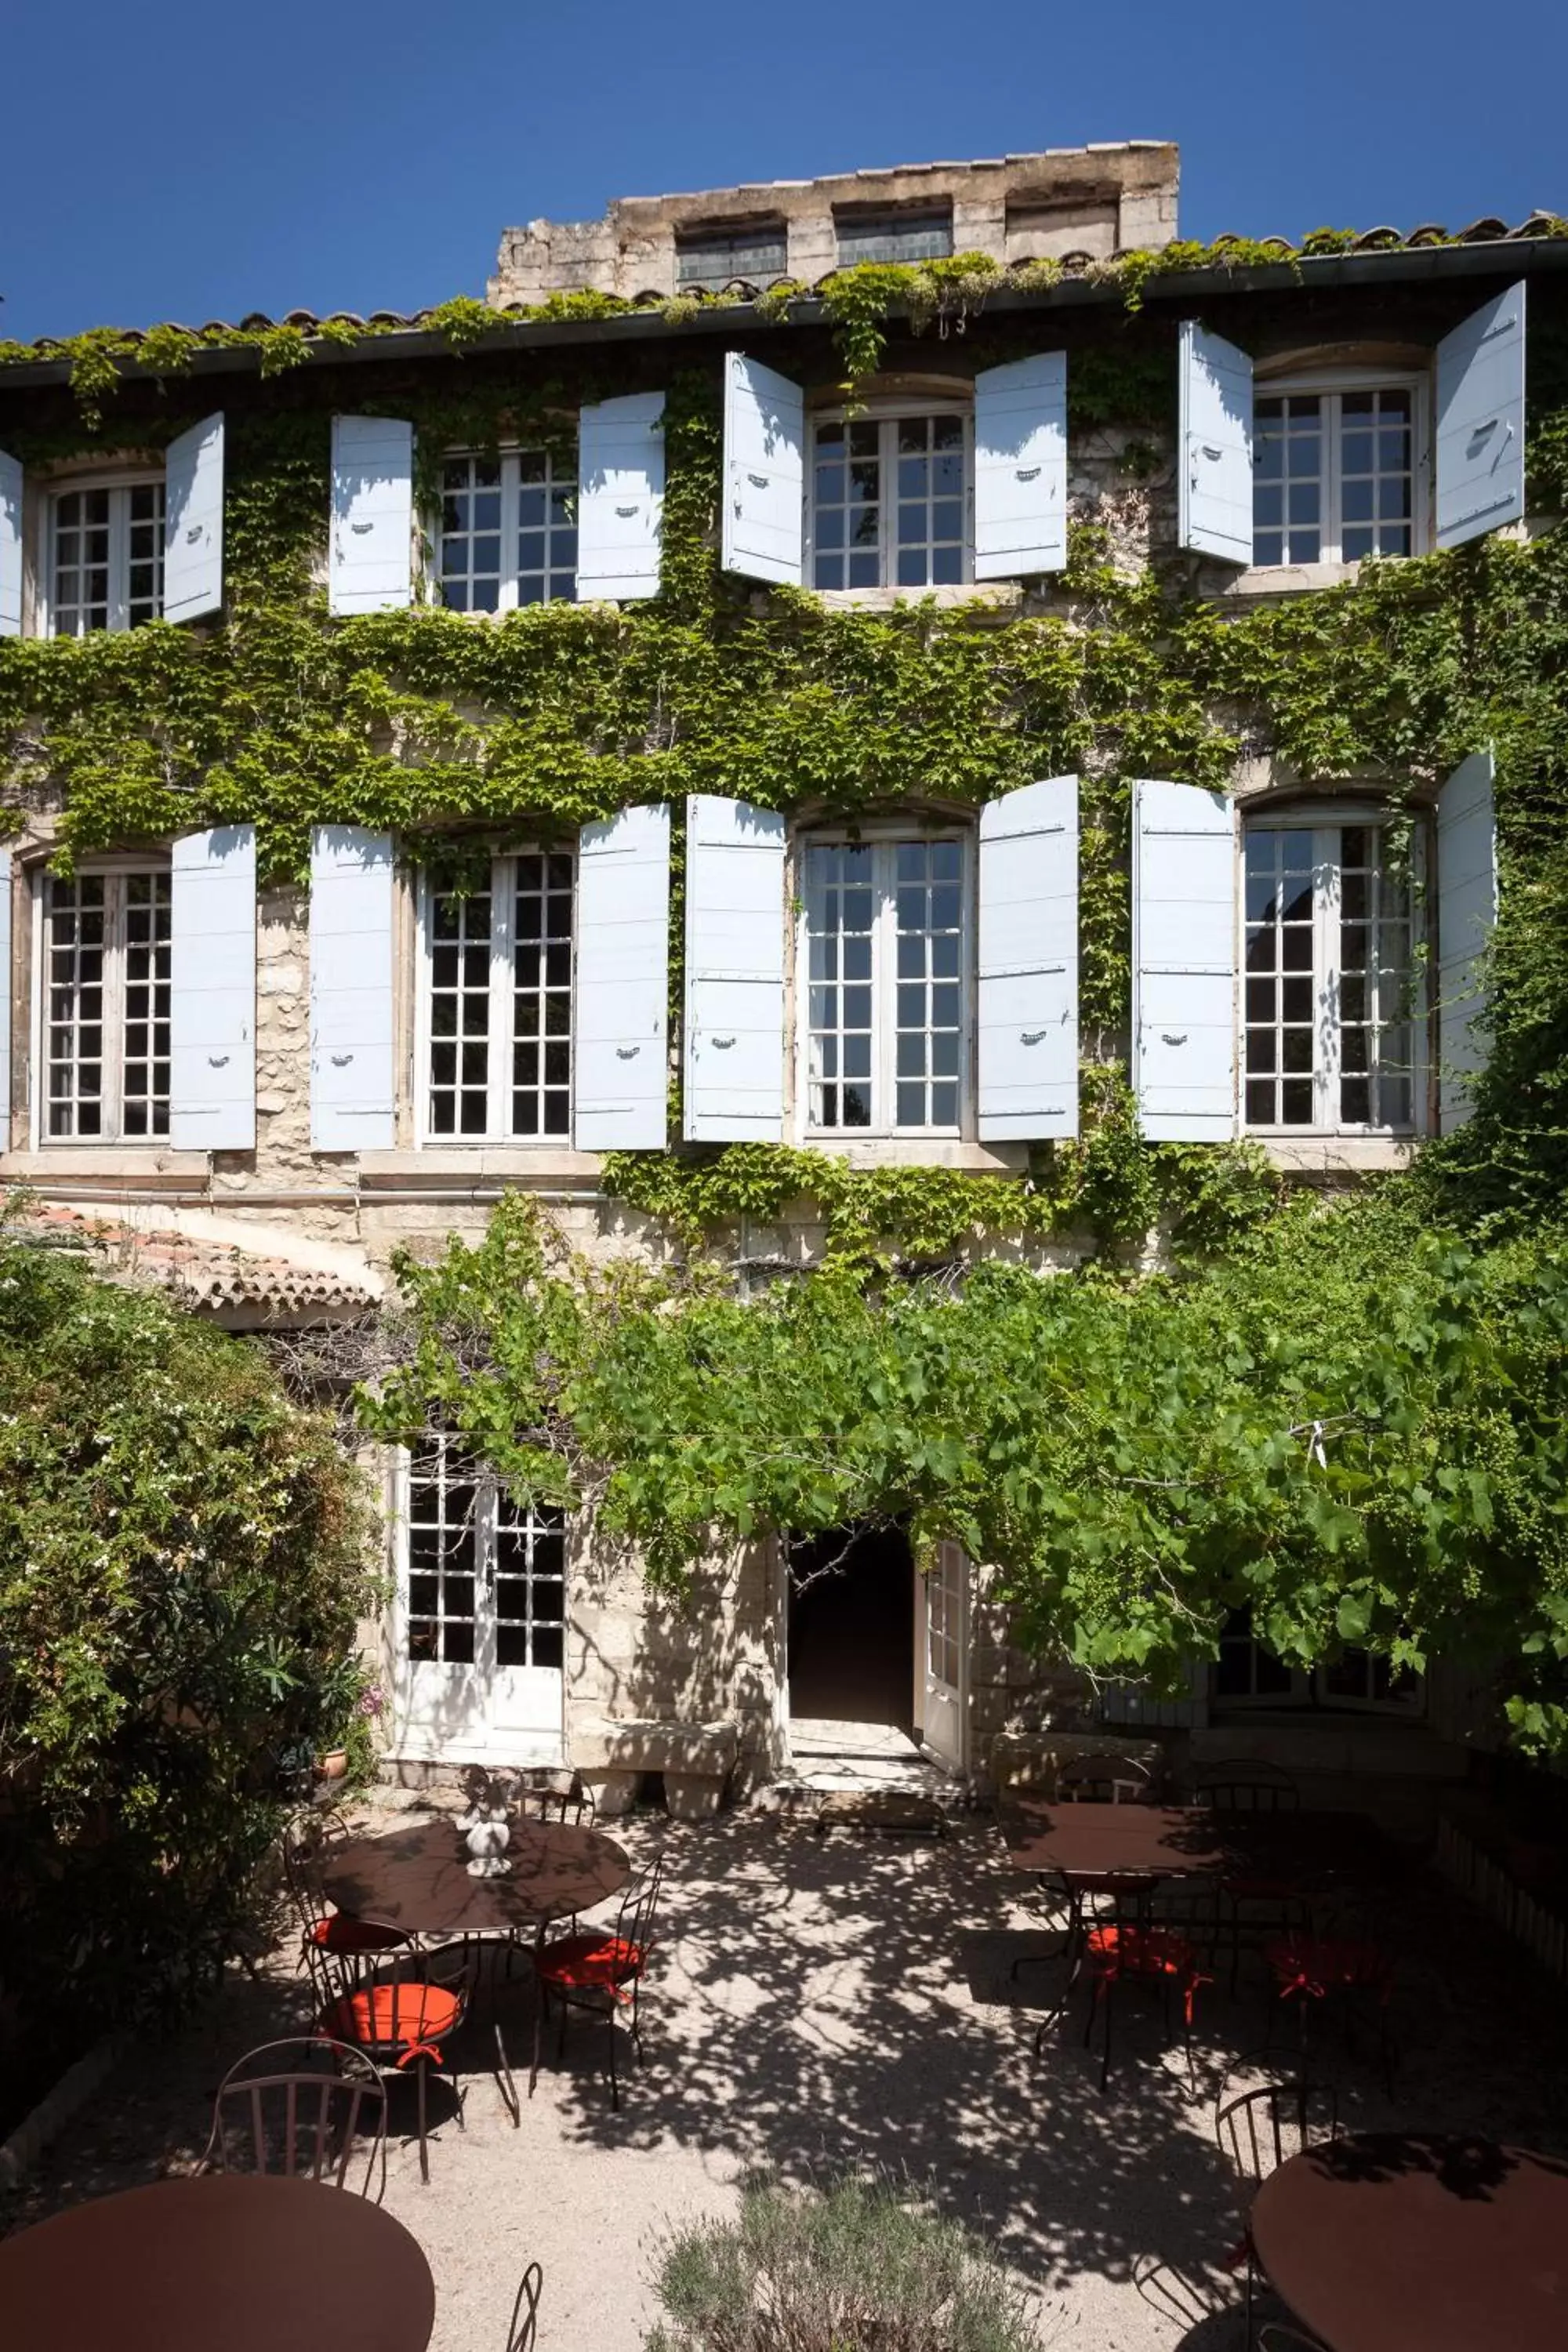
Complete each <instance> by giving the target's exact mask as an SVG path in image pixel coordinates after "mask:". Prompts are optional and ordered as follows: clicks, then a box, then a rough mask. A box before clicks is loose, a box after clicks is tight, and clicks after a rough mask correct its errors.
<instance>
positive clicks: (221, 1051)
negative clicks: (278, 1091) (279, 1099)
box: [169, 824, 256, 1151]
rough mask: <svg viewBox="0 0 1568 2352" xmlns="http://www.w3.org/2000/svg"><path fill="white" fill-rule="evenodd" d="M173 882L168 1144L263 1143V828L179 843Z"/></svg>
mask: <svg viewBox="0 0 1568 2352" xmlns="http://www.w3.org/2000/svg"><path fill="white" fill-rule="evenodd" d="M169 862H170V868H171V871H170V877H169V895H170V908H169V1140H170V1142H171V1143H172V1144H173V1145H174V1149H175V1150H176V1151H250V1150H254V1148H255V1144H256V827H255V826H254V825H253V824H220V825H216V826H215V827H214V828H213V830H212V831H211V832H210V833H187V834H184V835H181V836H180V838H179V839H178V840H177V841H176V842H175V843H174V848H173V850H172V851H171V853H170V860H169Z"/></svg>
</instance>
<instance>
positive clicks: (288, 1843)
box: [279, 1809, 405, 1958]
mask: <svg viewBox="0 0 1568 2352" xmlns="http://www.w3.org/2000/svg"><path fill="white" fill-rule="evenodd" d="M347 1834H348V1823H347V1822H345V1821H344V1820H343V1817H342V1814H341V1813H339V1812H337V1811H315V1810H314V1809H312V1810H311V1811H307V1812H300V1813H296V1814H295V1816H294V1818H293V1820H292V1821H291V1822H289V1824H288V1826H287V1828H286V1829H285V1830H284V1832H283V1835H282V1838H281V1840H280V1841H279V1859H280V1862H281V1864H282V1872H283V1885H284V1887H285V1889H286V1890H287V1893H288V1896H289V1906H290V1908H291V1909H292V1911H293V1913H294V1916H295V1918H296V1919H297V1920H298V1922H299V1926H300V1935H301V1936H302V1937H305V1938H306V1939H308V1941H310V1943H313V1944H315V1945H317V1946H318V1947H319V1948H321V1949H322V1950H323V1951H328V1952H331V1953H335V1954H339V1955H344V1956H349V1955H353V1956H358V1957H362V1958H363V1957H365V1956H367V1955H371V1954H374V1953H376V1952H384V1951H390V1950H391V1949H392V1948H393V1946H394V1944H395V1943H400V1942H402V1941H404V1940H405V1938H404V1937H403V1936H402V1933H401V1931H400V1930H399V1929H397V1928H395V1927H382V1926H380V1925H379V1924H378V1923H377V1922H376V1921H374V1920H368V1919H358V1918H356V1917H355V1916H353V1913H352V1912H349V1911H340V1910H338V1909H337V1907H336V1906H334V1905H333V1904H331V1903H330V1902H329V1901H328V1899H327V1895H326V1893H325V1890H324V1888H323V1886H322V1884H321V1864H322V1860H323V1858H324V1856H325V1855H326V1854H327V1853H329V1852H330V1851H331V1847H332V1846H333V1845H334V1844H336V1843H339V1842H340V1841H341V1840H342V1838H344V1837H346V1836H347Z"/></svg>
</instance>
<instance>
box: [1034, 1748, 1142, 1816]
mask: <svg viewBox="0 0 1568 2352" xmlns="http://www.w3.org/2000/svg"><path fill="white" fill-rule="evenodd" d="M1153 1799H1154V1775H1153V1773H1152V1771H1151V1770H1150V1769H1149V1767H1148V1765H1147V1764H1141V1763H1140V1762H1139V1761H1138V1759H1137V1758H1136V1757H1135V1756H1069V1757H1068V1759H1067V1761H1066V1763H1065V1764H1063V1765H1062V1766H1061V1767H1060V1768H1059V1769H1058V1773H1057V1802H1058V1805H1083V1804H1095V1805H1147V1804H1152V1802H1153Z"/></svg>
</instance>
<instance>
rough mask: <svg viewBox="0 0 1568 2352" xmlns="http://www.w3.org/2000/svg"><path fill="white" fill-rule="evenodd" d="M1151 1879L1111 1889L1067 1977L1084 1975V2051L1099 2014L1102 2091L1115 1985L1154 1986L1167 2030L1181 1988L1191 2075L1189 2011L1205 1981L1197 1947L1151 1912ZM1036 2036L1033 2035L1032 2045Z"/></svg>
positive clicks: (1085, 1933) (1086, 1931)
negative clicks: (1086, 2004)
mask: <svg viewBox="0 0 1568 2352" xmlns="http://www.w3.org/2000/svg"><path fill="white" fill-rule="evenodd" d="M1157 1884H1158V1882H1157V1881H1155V1880H1149V1881H1147V1882H1145V1883H1144V1885H1142V1887H1139V1888H1138V1889H1137V1890H1136V1891H1134V1890H1133V1888H1132V1887H1131V1885H1129V1883H1128V1882H1125V1881H1123V1882H1121V1884H1120V1885H1117V1886H1116V1887H1115V1888H1114V1890H1113V1891H1111V1893H1110V1910H1109V1911H1108V1912H1100V1914H1098V1915H1097V1916H1095V1917H1094V1918H1093V1919H1092V1920H1091V1921H1090V1923H1089V1925H1088V1926H1087V1927H1084V1929H1083V1931H1082V1940H1081V1945H1080V1950H1079V1960H1078V1962H1077V1964H1076V1965H1075V1967H1074V1969H1073V1977H1072V1979H1069V1982H1068V1993H1069V1995H1070V1993H1071V1990H1072V1983H1073V1981H1076V1979H1077V1978H1078V1976H1079V1974H1080V1973H1081V1972H1082V1970H1083V1969H1087V1970H1088V1972H1089V1986H1090V1991H1089V2015H1088V2017H1087V2018H1086V2019H1085V2021H1084V2029H1083V2041H1084V2047H1085V2049H1086V2050H1087V2049H1088V2047H1089V2043H1090V2042H1091V2041H1092V2039H1093V2037H1094V2022H1095V2019H1096V2017H1097V2016H1099V2015H1100V2014H1101V2013H1103V2016H1104V2020H1105V2038H1104V2042H1103V2043H1102V2045H1101V2049H1100V2089H1101V2090H1102V2091H1103V2090H1104V2088H1105V2085H1106V2084H1107V2082H1108V2081H1109V2079H1110V2031H1111V2013H1112V2010H1113V2008H1114V2005H1115V1997H1116V1991H1117V1988H1118V1987H1119V1986H1120V1985H1122V1984H1125V1983H1128V1982H1130V1981H1131V1982H1132V1983H1134V1984H1152V1985H1158V1987H1159V1988H1160V1993H1161V1998H1162V2002H1163V2009H1164V2015H1165V2025H1166V2030H1167V2032H1169V2030H1170V2022H1171V1997H1172V1994H1173V1992H1178V1991H1179V1992H1180V1994H1181V1999H1182V2042H1183V2047H1184V2050H1185V2052H1186V2057H1187V2076H1188V2080H1189V2082H1191V2081H1194V2080H1195V2077H1194V2074H1193V2009H1194V2002H1195V2000H1196V1996H1197V1989H1198V1987H1199V1985H1200V1984H1206V1983H1207V1981H1208V1979H1207V1978H1206V1977H1205V1975H1204V1973H1203V1971H1202V1969H1200V1967H1199V1965H1198V1948H1197V1946H1196V1944H1194V1942H1193V1940H1192V1939H1191V1937H1189V1936H1187V1935H1186V1934H1185V1933H1184V1931H1183V1930H1182V1929H1181V1928H1180V1927H1173V1926H1170V1925H1167V1924H1166V1923H1165V1922H1163V1921H1161V1920H1156V1919H1153V1918H1152V1917H1151V1916H1150V1901H1151V1897H1152V1892H1153V1888H1154V1886H1155V1885H1157ZM1037 2046H1038V2037H1037Z"/></svg>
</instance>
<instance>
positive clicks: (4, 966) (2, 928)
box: [0, 849, 16, 1151]
mask: <svg viewBox="0 0 1568 2352" xmlns="http://www.w3.org/2000/svg"><path fill="white" fill-rule="evenodd" d="M12 887H13V883H12V860H11V853H10V851H9V850H8V849H0V1151H9V1150H10V1149H11V1007H12V1003H13V1000H14V998H15V995H16V991H15V988H14V986H13V984H12V983H13V974H12V971H11V891H12Z"/></svg>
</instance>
